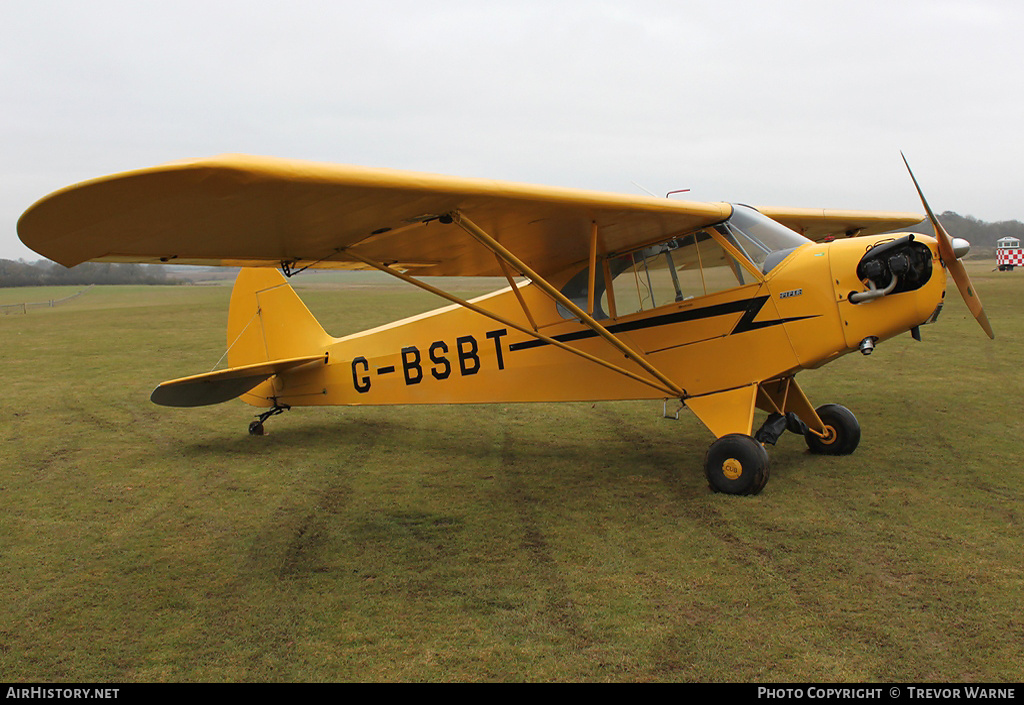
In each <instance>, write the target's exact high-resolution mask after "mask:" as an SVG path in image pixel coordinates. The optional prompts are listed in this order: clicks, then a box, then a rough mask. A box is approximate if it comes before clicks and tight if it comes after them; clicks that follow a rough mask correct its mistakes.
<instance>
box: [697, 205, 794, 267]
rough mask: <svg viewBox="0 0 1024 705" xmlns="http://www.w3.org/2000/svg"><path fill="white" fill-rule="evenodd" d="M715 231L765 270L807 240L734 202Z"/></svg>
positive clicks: (748, 207)
mask: <svg viewBox="0 0 1024 705" xmlns="http://www.w3.org/2000/svg"><path fill="white" fill-rule="evenodd" d="M717 229H718V231H719V232H720V233H721V234H722V235H724V236H725V237H726V239H727V240H729V242H731V243H732V244H733V245H735V246H736V247H737V248H738V249H739V250H740V252H742V253H743V254H745V255H746V256H747V258H748V259H750V261H751V262H753V263H754V264H756V265H757V266H758V267H759V268H760V269H761V271H762V272H763V273H765V274H767V273H768V272H769V271H771V269H772V268H773V267H775V265H777V264H778V263H779V262H781V261H782V260H784V259H785V258H786V255H788V254H789V253H790V252H792V251H793V250H795V249H796V248H798V247H800V246H801V245H806V244H808V243H809V242H811V241H810V240H808V239H807V238H805V237H804V236H803V235H800V234H799V233H797V232H796V231H794V230H790V229H789V228H787V227H786V226H785V225H782V224H781V223H778V222H776V221H774V220H772V219H771V218H769V217H768V216H766V215H763V214H762V213H759V212H758V211H756V210H754V209H753V208H751V207H750V206H743V205H733V209H732V216H731V217H730V218H729V220H727V221H725V222H724V223H723V224H722V225H719V226H717Z"/></svg>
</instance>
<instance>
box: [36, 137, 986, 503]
mask: <svg viewBox="0 0 1024 705" xmlns="http://www.w3.org/2000/svg"><path fill="white" fill-rule="evenodd" d="M907 168H908V170H909V165H908V167H907ZM911 177H912V178H913V174H912V173H911ZM914 185H915V187H916V188H917V189H918V193H919V194H920V197H921V201H922V204H923V205H924V207H925V210H926V211H927V214H928V218H929V219H930V220H931V223H932V225H933V227H934V230H935V232H936V237H934V238H933V237H928V236H923V235H917V234H907V233H899V234H891V232H890V231H892V230H894V229H897V228H904V227H908V226H910V225H912V224H916V223H918V222H921V221H922V220H923V219H924V218H923V216H920V215H917V214H913V213H883V212H865V211H835V210H820V209H817V210H810V209H793V208H759V209H755V208H751V207H748V206H743V205H730V204H727V203H700V202H686V201H679V200H673V199H669V198H655V197H648V196H627V195H618V194H608V193H597V192H590V191H582V190H570V189H562V188H552V187H544V186H532V185H525V184H512V183H503V182H498V181H489V180H483V179H464V178H455V177H448V176H439V175H432V174H420V173H410V172H404V171H394V170H387V169H370V168H363V167H353V166H341V165H332V164H321V163H312V162H300V161H292V160H281V159H271V158H264V157H251V156H243V155H223V156H220V157H214V158H209V159H198V160H190V161H181V162H173V163H170V164H165V165H162V166H158V167H153V168H148V169H141V170H137V171H132V172H127V173H123V174H115V175H112V176H106V177H102V178H99V179H94V180H91V181H87V182H83V183H80V184H76V185H73V186H69V187H67V188H65V189H62V190H60V191H57V192H55V193H53V194H51V195H49V196H46V197H45V198H43V199H41V200H40V201H39V202H37V203H36V204H34V205H33V206H32V207H31V208H29V209H28V210H27V211H26V212H25V213H24V215H23V216H22V217H21V219H20V220H19V222H18V232H19V235H20V237H21V239H22V241H23V242H24V243H25V244H26V245H28V246H29V247H31V248H32V249H34V250H35V251H36V252H38V253H40V254H42V255H44V256H46V257H48V258H50V259H52V260H55V261H57V262H59V263H61V264H63V265H65V266H69V267H70V266H74V265H76V264H79V263H81V262H86V261H93V262H149V263H172V264H193V265H226V266H241V267H243V269H242V270H241V272H240V273H239V275H238V278H237V280H236V282H235V285H234V289H233V291H232V294H231V303H230V310H229V314H228V329H227V359H228V365H229V366H228V368H227V369H221V370H217V371H214V372H209V373H206V374H199V375H194V376H190V377H183V378H181V379H176V380H171V381H168V382H164V383H162V384H160V385H159V386H158V387H157V388H156V389H155V391H154V392H153V395H152V400H153V401H154V402H156V403H157V404H163V405H167V406H199V405H204V404H215V403H219V402H223V401H227V400H229V399H234V398H236V397H241V398H242V399H243V400H244V401H246V402H248V403H249V404H251V405H254V406H256V407H261V408H265V409H266V411H264V412H262V413H260V414H259V415H258V418H257V420H256V421H253V422H252V423H251V424H250V429H249V430H250V433H253V434H254V435H260V434H262V433H263V425H264V422H265V421H266V420H267V419H268V418H269V417H270V416H273V415H274V414H278V413H281V412H282V411H284V410H286V409H289V408H291V407H294V406H320V405H331V404H342V405H363V404H453V403H488V402H500V403H505V402H551V401H601V400H613V399H665V400H669V399H674V400H678V401H679V402H681V403H682V404H683V405H685V406H686V407H688V408H689V409H690V410H691V411H693V413H694V414H696V416H697V417H698V418H699V419H700V420H701V421H702V422H703V423H704V424H705V425H706V426H707V427H708V429H709V430H710V431H711V432H712V433H713V434H714V436H715V437H716V438H717V440H716V441H715V442H714V443H712V444H711V446H710V448H709V449H708V451H707V454H706V456H705V461H704V470H705V474H706V476H707V479H708V483H709V486H710V487H711V489H712V490H714V491H718V492H727V493H732V494H754V493H757V492H760V491H761V489H762V488H763V487H764V485H765V483H766V482H767V480H768V474H769V458H768V454H767V452H766V451H765V447H764V446H765V444H771V445H774V444H775V442H776V441H777V440H778V438H779V437H780V436H781V434H782V433H783V432H785V431H786V430H789V431H792V432H795V433H799V434H801V435H803V437H804V439H805V441H806V443H807V446H808V447H809V448H810V450H811V451H812V452H814V453H824V454H833V455H844V454H849V453H852V452H853V451H854V450H855V449H856V447H857V444H858V442H859V441H860V426H859V425H858V423H857V420H856V418H855V417H854V415H853V414H852V413H851V412H850V411H849V410H847V409H846V408H844V407H842V406H839V405H837V404H826V405H824V406H819V407H817V408H815V407H814V406H813V405H812V404H811V402H810V401H809V400H808V399H807V397H806V396H805V395H804V393H803V392H802V391H801V389H800V386H799V385H798V383H797V381H796V378H795V376H796V374H797V373H798V372H800V371H801V370H804V369H811V368H817V367H820V366H821V365H823V364H825V363H827V362H831V361H832V360H835V359H836V358H838V357H841V356H843V355H845V354H847V353H850V352H853V351H857V350H859V351H860V352H862V353H864V354H868V353H870V352H871V350H872V349H873V348H874V346H875V345H877V344H878V343H879V342H881V341H883V340H886V339H888V338H891V337H893V336H895V335H898V334H901V333H904V332H906V331H911V333H912V334H913V335H914V336H915V337H918V338H919V332H918V327H919V326H920V325H922V324H925V323H930V322H932V321H934V320H935V319H936V317H937V316H938V314H939V310H940V309H941V307H942V301H943V297H944V295H945V290H946V272H947V271H948V272H949V273H950V274H951V275H952V277H953V279H954V281H955V282H956V284H957V286H958V288H959V289H960V292H961V294H962V295H963V297H964V300H965V301H966V302H967V304H968V306H969V307H970V309H971V311H972V313H973V314H974V315H975V317H976V318H977V319H978V321H979V323H980V324H981V326H982V327H983V329H984V330H985V331H986V332H987V333H988V335H989V336H990V337H993V333H992V329H991V327H990V325H989V323H988V319H987V317H986V316H985V313H984V310H983V308H982V305H981V302H980V300H979V299H978V296H977V293H976V292H975V291H974V289H973V287H972V286H971V283H970V280H969V278H968V276H967V273H966V271H965V269H964V267H963V264H962V262H961V261H960V258H961V257H962V256H963V255H964V254H965V253H966V250H967V247H968V245H967V243H966V242H964V241H962V240H953V239H952V238H950V237H949V235H948V234H947V233H946V232H945V231H944V230H943V229H942V226H941V225H940V224H939V222H938V220H937V219H936V218H935V216H934V214H933V213H932V211H931V209H930V208H929V207H928V204H927V202H926V201H925V199H924V195H923V194H921V190H920V187H918V185H917V181H916V179H915V180H914ZM309 267H320V268H336V269H376V270H380V271H382V272H385V273H387V274H389V275H391V276H394V277H396V278H398V279H401V280H403V281H406V282H408V283H410V284H413V285H415V286H418V287H421V288H423V289H425V290H427V291H430V292H432V293H434V294H437V295H439V296H441V297H443V298H444V299H447V300H448V301H449V302H451V304H452V305H450V306H447V307H445V308H440V309H438V310H436V311H432V312H429V313H425V314H422V315H419V316H414V317H412V318H407V319H405V320H401V321H396V322H394V323H391V324H389V325H385V326H382V327H379V328H375V329H373V330H368V331H364V332H362V333H356V334H354V335H348V336H345V337H342V338H335V337H332V336H330V335H328V334H327V333H326V332H325V331H324V329H323V328H322V327H321V326H320V324H319V323H318V322H317V321H316V320H315V319H314V317H313V316H312V315H311V314H310V312H309V310H308V309H307V308H306V306H305V305H304V304H303V303H302V301H301V300H300V299H299V298H298V296H297V295H296V294H295V291H294V290H293V289H292V288H291V286H290V285H289V284H288V280H287V278H288V277H291V276H294V275H295V274H297V273H299V272H301V271H302V270H304V269H306V268H309ZM278 270H280V271H278ZM414 275H415V276H414ZM432 276H503V277H505V278H506V279H507V280H508V287H506V288H505V289H502V290H501V291H496V292H494V293H492V294H488V295H486V296H482V297H479V298H475V299H472V300H464V299H462V298H460V297H458V296H454V295H452V294H450V293H448V292H445V291H443V290H441V289H438V288H437V287H435V286H433V285H431V284H429V283H427V282H426V281H424V279H427V278H429V277H432ZM666 403H667V401H666ZM758 409H760V410H762V411H765V412H767V413H768V416H767V418H766V419H765V420H764V422H763V423H762V424H761V425H760V426H759V427H757V428H755V425H754V424H755V419H754V417H755V412H756V410H758Z"/></svg>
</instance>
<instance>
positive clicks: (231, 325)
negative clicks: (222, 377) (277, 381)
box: [227, 267, 333, 367]
mask: <svg viewBox="0 0 1024 705" xmlns="http://www.w3.org/2000/svg"><path fill="white" fill-rule="evenodd" d="M332 340H333V338H332V337H331V336H330V335H328V334H327V332H326V331H324V329H323V327H322V326H321V325H320V323H319V322H318V321H317V320H316V318H315V317H314V316H313V314H312V313H310V311H309V309H308V308H307V307H306V304H304V303H303V302H302V300H301V299H300V298H299V296H298V294H296V293H295V290H294V289H292V287H291V285H290V284H289V283H288V280H287V279H285V278H284V276H283V275H282V274H281V273H280V272H279V271H277V270H276V269H271V268H269V267H267V268H263V267H259V268H256V267H243V268H242V270H241V271H240V272H239V273H238V277H237V278H236V279H235V286H234V288H233V289H232V290H231V303H230V305H229V307H228V329H227V345H228V348H227V350H228V352H227V355H228V365H229V366H230V367H241V366H244V365H252V364H256V363H260V362H266V361H268V360H280V359H285V358H297V357H301V356H304V355H315V354H318V353H322V352H323V349H324V347H325V346H326V345H328V344H329V343H330V342H331V341H332Z"/></svg>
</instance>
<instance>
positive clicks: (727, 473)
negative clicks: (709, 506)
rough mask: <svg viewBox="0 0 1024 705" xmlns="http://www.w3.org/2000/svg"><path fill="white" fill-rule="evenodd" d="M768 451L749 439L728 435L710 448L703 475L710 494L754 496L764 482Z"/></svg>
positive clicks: (748, 437)
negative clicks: (710, 491)
mask: <svg viewBox="0 0 1024 705" xmlns="http://www.w3.org/2000/svg"><path fill="white" fill-rule="evenodd" d="M769 469H770V467H769V462H768V451H766V450H765V449H764V446H763V445H761V444H760V443H758V442H757V441H755V440H754V439H753V438H751V437H750V436H747V435H744V434H742V433H730V434H728V435H725V436H722V437H721V438H719V439H718V440H717V441H715V442H714V443H712V444H711V447H710V448H708V452H707V454H706V455H705V456H704V475H705V476H706V477H707V479H708V486H709V487H710V488H711V490H712V491H713V492H724V493H725V494H746V495H750V494H757V493H758V492H760V491H761V490H762V489H764V486H765V484H767V482H768V473H769Z"/></svg>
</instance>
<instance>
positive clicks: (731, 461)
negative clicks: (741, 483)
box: [722, 458, 743, 480]
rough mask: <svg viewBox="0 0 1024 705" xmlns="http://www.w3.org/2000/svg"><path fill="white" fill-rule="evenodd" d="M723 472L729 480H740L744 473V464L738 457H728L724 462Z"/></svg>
mask: <svg viewBox="0 0 1024 705" xmlns="http://www.w3.org/2000/svg"><path fill="white" fill-rule="evenodd" d="M722 474H723V475H725V477H726V478H728V479H729V480H738V479H739V478H740V475H742V474H743V464H742V463H741V462H740V461H738V460H736V458H728V459H727V460H726V461H725V462H724V463H722Z"/></svg>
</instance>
